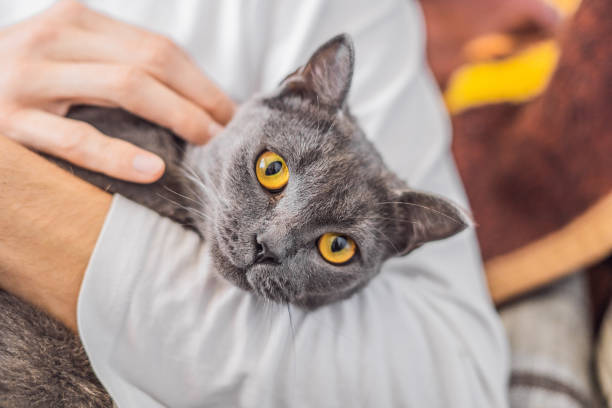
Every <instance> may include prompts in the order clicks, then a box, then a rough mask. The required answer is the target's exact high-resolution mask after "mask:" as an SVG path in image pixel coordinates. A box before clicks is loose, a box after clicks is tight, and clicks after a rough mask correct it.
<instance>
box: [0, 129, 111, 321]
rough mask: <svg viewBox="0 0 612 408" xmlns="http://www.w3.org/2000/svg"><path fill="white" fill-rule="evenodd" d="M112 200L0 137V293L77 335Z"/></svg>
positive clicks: (107, 195)
mask: <svg viewBox="0 0 612 408" xmlns="http://www.w3.org/2000/svg"><path fill="white" fill-rule="evenodd" d="M110 202H111V196H110V195H109V194H107V193H104V192H103V191H100V190H98V189H97V188H95V187H93V186H91V185H89V184H87V183H85V182H84V181H82V180H80V179H77V178H76V177H74V176H72V175H70V174H69V173H66V172H65V171H63V170H61V169H60V168H58V167H57V166H55V165H53V164H52V163H50V162H48V161H46V160H44V159H43V158H41V157H40V156H38V155H36V154H35V153H33V152H31V151H29V150H27V149H25V148H24V147H22V146H19V145H17V144H15V143H14V142H12V141H10V140H8V139H7V138H5V137H3V136H0V287H2V288H3V289H5V290H7V291H9V292H11V293H14V294H15V295H18V296H20V297H21V298H23V299H25V300H27V301H29V302H31V303H33V304H35V305H37V306H39V307H41V308H43V309H44V310H46V311H47V312H49V313H50V314H52V315H53V316H55V317H56V318H58V319H59V320H60V321H62V322H63V323H64V324H66V325H67V326H69V327H70V328H72V329H76V302H77V298H78V293H79V289H80V285H81V282H82V279H83V273H84V271H85V268H86V267H87V262H88V260H89V257H90V255H91V252H92V251H93V248H94V245H95V243H96V239H97V236H98V234H99V232H100V230H101V228H102V225H103V223H104V218H105V215H106V213H107V211H108V208H109V206H110Z"/></svg>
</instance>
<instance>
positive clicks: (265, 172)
mask: <svg viewBox="0 0 612 408" xmlns="http://www.w3.org/2000/svg"><path fill="white" fill-rule="evenodd" d="M352 71H353V47H352V44H351V41H350V39H349V38H348V37H347V36H338V37H335V38H333V39H332V40H330V41H329V42H327V43H326V44H324V45H323V46H322V47H321V48H320V49H319V50H318V51H317V52H315V54H314V55H313V56H312V57H311V59H310V60H309V61H308V63H307V64H306V65H305V66H303V67H301V68H300V69H298V70H297V71H296V72H294V73H292V74H291V75H289V76H288V77H287V78H286V79H285V80H284V81H283V82H282V83H281V85H280V87H279V88H278V89H277V90H276V91H275V92H274V93H273V94H272V95H267V96H264V97H257V98H254V99H253V100H251V101H249V102H247V103H246V104H245V105H243V106H242V107H241V109H240V110H239V112H238V113H237V115H236V117H235V118H234V120H233V121H232V122H231V123H230V125H229V126H228V127H227V129H226V131H225V132H224V133H223V134H222V135H220V136H219V137H217V138H216V139H215V140H214V141H213V142H211V143H210V144H209V145H208V147H207V149H208V150H207V153H208V154H207V156H206V159H205V160H206V163H204V164H203V166H204V170H203V171H204V175H203V178H204V182H205V183H204V184H205V185H206V186H205V189H206V194H205V195H206V197H205V202H206V214H207V217H206V220H205V225H203V226H202V228H203V230H205V231H206V234H205V235H206V238H207V239H208V240H209V241H210V244H211V248H212V254H213V259H214V262H215V264H216V267H217V269H218V271H219V272H220V273H221V274H222V275H223V276H224V277H225V278H227V279H228V280H230V281H231V282H232V283H234V284H236V285H237V286H239V287H241V288H243V289H246V290H249V291H252V292H253V293H255V294H257V295H259V296H262V297H264V298H267V299H270V300H272V301H276V302H289V303H293V304H296V305H298V306H302V307H305V308H315V307H318V306H320V305H323V304H326V303H330V302H333V301H336V300H339V299H342V298H345V297H347V296H349V295H350V294H352V293H354V292H355V291H356V290H358V289H359V288H361V287H363V286H364V285H365V284H366V283H367V282H368V281H369V280H370V279H371V278H372V277H373V276H375V275H376V274H377V273H378V272H379V270H380V267H381V265H382V263H383V262H384V261H385V260H386V259H388V258H389V257H392V256H397V255H404V254H407V253H408V252H410V251H411V250H413V249H414V248H416V247H418V246H420V245H422V244H423V243H425V242H427V241H431V240H436V239H442V238H445V237H448V236H450V235H453V234H455V233H456V232H458V231H460V230H462V229H463V228H464V227H465V226H466V224H465V222H464V221H463V220H462V218H461V217H460V216H459V213H458V212H457V210H456V209H455V208H454V207H453V206H452V204H450V203H448V202H447V201H445V200H443V199H441V198H437V197H434V196H431V195H426V194H423V193H418V192H415V191H411V190H408V189H407V187H406V186H405V184H404V183H403V182H402V181H401V180H399V179H398V178H397V177H396V176H395V175H394V174H393V173H391V172H390V171H389V170H388V169H387V168H386V167H385V165H384V163H383V161H382V159H381V157H380V156H379V154H378V153H377V152H376V150H375V148H374V146H373V145H372V144H371V143H370V142H369V141H368V140H367V139H366V137H365V135H364V134H363V132H362V131H361V129H360V128H359V126H358V124H357V122H356V121H355V119H354V118H353V117H352V116H351V115H350V113H349V111H348V108H347V107H346V105H345V100H346V95H347V93H348V90H349V87H350V82H351V77H352ZM203 222H204V221H203Z"/></svg>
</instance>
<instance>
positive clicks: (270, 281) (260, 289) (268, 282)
mask: <svg viewBox="0 0 612 408" xmlns="http://www.w3.org/2000/svg"><path fill="white" fill-rule="evenodd" d="M277 266H278V264H277V263H274V262H259V263H255V264H253V265H251V266H249V267H248V268H247V269H246V279H247V282H248V283H249V285H250V286H251V288H252V291H253V292H254V293H256V294H257V295H259V296H261V297H263V298H265V299H269V300H271V301H273V302H277V303H290V302H292V301H293V300H294V298H295V295H296V294H295V291H294V290H293V289H292V288H293V285H292V284H291V282H290V281H289V279H287V278H286V277H284V276H279V275H278V273H277V271H275V270H274V269H276V268H275V267H277Z"/></svg>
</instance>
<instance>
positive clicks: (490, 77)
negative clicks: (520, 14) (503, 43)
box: [444, 40, 560, 114]
mask: <svg viewBox="0 0 612 408" xmlns="http://www.w3.org/2000/svg"><path fill="white" fill-rule="evenodd" d="M559 55H560V50H559V46H558V45H557V44H556V43H555V41H553V40H547V41H542V42H540V43H538V44H535V45H533V46H531V47H529V48H527V49H525V50H523V51H521V52H519V53H518V54H516V55H513V56H511V57H508V58H505V59H501V60H497V61H489V62H481V63H475V64H470V65H465V66H463V67H461V68H459V69H457V70H456V71H455V72H454V73H453V75H452V76H451V78H450V80H449V84H448V87H447V88H446V92H445V93H444V99H445V101H446V105H447V107H448V109H449V111H450V112H451V113H453V114H455V113H458V112H460V111H462V110H465V109H467V108H471V107H475V106H481V105H487V104H493V103H502V102H515V103H520V102H524V101H526V100H529V99H531V98H533V97H535V96H537V95H539V94H540V93H541V92H542V91H543V90H544V89H545V88H546V86H547V85H548V82H549V80H550V77H551V76H552V74H553V72H554V70H555V67H556V66H557V61H558V60H559Z"/></svg>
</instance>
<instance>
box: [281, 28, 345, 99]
mask: <svg viewBox="0 0 612 408" xmlns="http://www.w3.org/2000/svg"><path fill="white" fill-rule="evenodd" d="M354 63H355V56H354V47H353V41H352V40H351V38H350V37H349V36H348V35H347V34H340V35H338V36H336V37H334V38H332V39H331V40H329V41H327V42H326V43H325V44H323V45H322V46H321V47H319V49H318V50H317V51H315V53H314V54H313V55H312V56H311V57H310V59H309V60H308V62H307V63H306V65H304V66H303V67H300V68H298V69H297V70H296V71H295V72H293V73H292V74H290V75H289V76H288V77H287V78H285V79H284V80H283V82H282V83H281V84H280V88H281V94H291V93H302V94H306V95H311V96H314V97H315V98H316V99H317V101H318V102H319V103H322V104H326V105H329V106H333V107H336V108H338V109H340V108H342V107H343V105H344V103H345V101H346V96H347V94H348V91H349V89H350V87H351V80H352V78H353V66H354Z"/></svg>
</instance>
